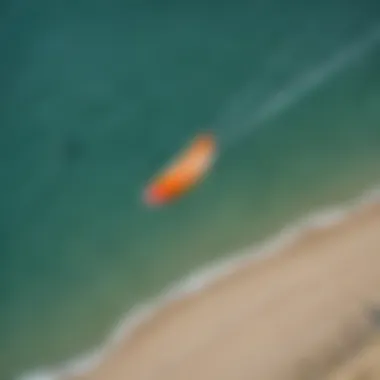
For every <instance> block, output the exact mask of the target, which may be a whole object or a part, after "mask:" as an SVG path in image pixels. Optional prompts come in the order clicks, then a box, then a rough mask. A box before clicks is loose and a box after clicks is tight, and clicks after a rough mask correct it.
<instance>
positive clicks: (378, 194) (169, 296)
mask: <svg viewBox="0 0 380 380" xmlns="http://www.w3.org/2000/svg"><path fill="white" fill-rule="evenodd" d="M377 202H380V185H377V186H375V187H374V188H373V189H372V190H370V191H366V192H365V193H364V194H362V195H361V196H360V197H358V198H356V199H354V200H351V201H349V202H346V203H344V204H343V205H342V206H340V207H333V208H330V209H327V210H324V211H320V212H317V213H313V214H310V215H308V216H307V217H306V218H303V219H301V220H300V221H299V222H298V223H295V224H294V225H292V226H291V227H288V228H285V229H283V230H282V231H281V232H280V233H279V234H278V235H277V237H275V238H274V239H269V240H268V241H267V242H266V243H264V244H262V245H261V246H259V247H247V248H245V249H243V250H241V251H239V252H235V254H234V255H233V258H230V259H225V260H221V261H217V262H214V263H211V264H209V265H207V266H205V267H203V268H201V269H200V270H198V271H197V272H196V273H193V274H190V276H188V277H185V278H184V279H182V280H181V281H179V282H177V283H175V284H173V285H171V286H169V287H168V288H167V289H166V290H165V291H164V292H163V293H162V294H161V296H159V297H157V298H155V299H154V300H152V301H149V302H147V303H145V304H142V305H138V306H136V307H135V308H133V309H132V310H131V311H129V312H128V313H127V315H126V316H125V317H123V318H122V319H121V321H120V322H119V324H117V326H116V328H115V329H114V330H113V332H112V333H111V334H110V335H109V337H108V339H107V340H106V342H105V344H104V345H103V346H102V348H99V349H96V350H93V351H92V352H90V353H89V354H86V355H83V356H82V357H79V358H76V359H74V360H70V361H68V362H66V363H64V364H63V365H59V366H56V367H50V368H45V369H38V370H35V371H32V372H29V373H27V374H24V375H21V376H19V377H18V380H60V379H63V378H66V377H69V376H73V375H80V374H83V373H85V372H87V371H89V370H91V369H93V368H95V367H96V366H97V364H98V363H100V361H101V360H102V358H103V357H104V356H105V355H107V353H108V352H109V351H110V350H112V349H113V348H115V346H116V345H117V344H118V343H119V342H120V341H121V340H125V339H127V338H128V337H130V336H132V334H133V333H134V331H135V330H136V328H137V327H139V326H141V325H142V324H144V323H146V322H148V321H149V320H151V319H152V318H153V317H154V316H155V315H156V314H157V312H159V311H160V310H162V308H164V307H165V306H166V305H168V304H169V303H171V302H173V301H175V300H178V299H180V298H183V297H186V296H187V295H189V294H195V293H197V292H199V291H200V290H202V289H204V288H205V287H207V286H210V285H211V284H212V283H214V282H215V281H216V280H218V279H220V278H222V277H223V276H226V275H228V274H231V273H233V272H235V271H236V270H238V269H239V268H242V267H243V266H244V265H246V264H247V262H253V261H256V260H263V259H265V258H268V257H270V256H272V255H275V254H276V253H278V252H279V251H280V249H283V248H285V247H286V246H288V245H289V244H292V243H293V242H294V241H296V240H297V239H299V238H300V237H301V236H302V235H303V234H304V233H305V232H306V231H310V230H315V229H320V228H327V227H330V226H333V225H336V224H338V223H340V222H341V221H342V220H344V219H345V218H346V217H347V216H349V215H350V214H351V213H352V212H354V211H356V210H358V209H361V208H362V207H365V206H367V205H370V204H372V203H377Z"/></svg>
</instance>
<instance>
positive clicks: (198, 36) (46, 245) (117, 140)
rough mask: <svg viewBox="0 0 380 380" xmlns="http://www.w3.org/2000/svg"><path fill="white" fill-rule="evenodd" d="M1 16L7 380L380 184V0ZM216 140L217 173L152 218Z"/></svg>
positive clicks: (51, 4) (107, 5)
mask: <svg viewBox="0 0 380 380" xmlns="http://www.w3.org/2000/svg"><path fill="white" fill-rule="evenodd" d="M0 21H1V22H0V30H1V33H0V57H1V59H0V84H1V85H0V99H1V103H0V157H1V161H0V181H1V187H0V260H1V261H0V310H1V312H0V378H1V379H4V380H7V379H19V377H20V376H21V375H22V374H25V373H26V374H27V373H31V371H33V370H36V369H39V368H44V367H47V366H54V365H57V364H60V363H62V362H66V361H68V360H72V359H74V358H76V357H78V356H80V355H82V354H83V353H86V352H89V351H91V350H92V349H93V348H94V347H100V346H101V345H102V342H104V340H105V338H106V337H107V336H108V334H109V333H110V332H112V330H113V328H114V327H115V326H116V324H117V323H118V322H119V321H120V318H122V317H123V316H124V315H126V314H127V315H128V312H129V311H131V310H133V308H134V307H135V306H136V305H139V304H142V303H144V302H145V301H146V300H148V299H154V298H155V297H156V296H157V295H158V294H160V293H161V292H162V290H163V289H165V288H166V287H167V286H169V285H170V284H172V283H173V282H175V281H178V280H180V279H181V278H183V277H184V276H186V275H188V274H189V273H192V272H194V271H196V270H197V268H199V267H202V266H204V265H206V264H207V263H210V262H214V261H215V260H222V259H231V258H233V257H234V255H235V252H238V251H239V250H240V249H242V248H244V247H246V246H248V245H251V244H257V243H258V242H260V241H263V240H265V239H266V238H267V237H268V236H271V235H273V234H275V233H276V232H277V231H279V230H281V229H283V228H285V227H286V226H287V225H289V224H291V223H292V222H293V221H294V220H296V219H298V218H300V217H302V216H303V215H306V214H308V213H310V212H312V211H314V210H319V209H321V208H328V207H333V206H334V205H336V204H339V203H341V202H344V201H345V200H349V199H352V198H353V197H356V196H357V195H358V194H360V193H362V192H363V191H364V190H365V189H368V188H371V186H373V185H375V184H378V183H379V179H380V169H379V168H380V165H379V164H380V3H379V2H378V1H377V0H363V1H361V2H355V1H350V0H329V1H327V0H322V1H320V2H311V1H302V0H291V1H290V2H281V1H280V0H267V1H260V0H259V1H256V2H254V3H251V4H250V3H249V2H247V1H236V2H229V3H226V4H218V3H217V2H211V1H209V2H202V3H201V2H199V3H198V2H195V3H194V2H190V1H187V2H185V1H179V0H178V1H174V0H173V1H169V0H167V1H161V2H153V1H148V0H147V1H140V2H135V3H133V2H125V1H121V0H108V1H100V0H92V1H90V0H83V1H65V2H64V1H54V0H49V1H48V0H35V1H33V2H27V1H21V0H19V1H16V0H13V1H11V0H10V1H7V2H2V4H1V5H0ZM203 130H211V131H212V132H214V133H215V135H216V138H217V139H218V142H219V143H220V152H219V153H220V154H219V159H218V161H217V162H216V165H215V168H214V170H213V171H212V172H211V173H210V175H209V176H208V177H207V178H206V180H205V181H204V182H203V183H202V184H201V186H198V187H197V188H196V189H194V191H192V192H191V193H189V194H187V195H186V196H185V197H184V198H182V199H181V200H179V201H178V202H175V203H173V204H172V205H169V206H167V207H164V208H161V209H157V210H156V209H155V210H152V209H149V208H146V207H145V206H144V204H143V203H142V201H141V191H142V189H143V187H144V185H145V184H146V182H147V180H148V179H149V178H150V177H151V176H152V175H153V174H154V173H155V172H156V171H157V170H158V169H159V168H160V167H162V165H164V164H165V163H166V162H167V161H168V160H169V159H170V158H171V157H172V156H173V155H174V154H176V153H177V152H178V150H179V149H181V148H182V147H183V145H184V144H186V143H187V142H188V141H189V140H190V139H191V138H193V137H194V136H195V135H196V134H197V133H199V132H200V131H203Z"/></svg>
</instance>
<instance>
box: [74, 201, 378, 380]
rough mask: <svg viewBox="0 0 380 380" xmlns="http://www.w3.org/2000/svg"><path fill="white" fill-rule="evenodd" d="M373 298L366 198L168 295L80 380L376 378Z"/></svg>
mask: <svg viewBox="0 0 380 380" xmlns="http://www.w3.org/2000/svg"><path fill="white" fill-rule="evenodd" d="M377 307H380V203H372V205H371V206H366V207H363V208H361V209H358V210H356V211H354V212H352V213H351V214H350V216H349V217H347V218H345V219H344V220H343V221H341V222H339V223H337V224H336V225H333V226H330V227H325V228H318V229H313V230H310V231H308V232H307V233H305V234H303V235H302V237H300V238H299V239H298V240H296V241H294V242H293V243H291V244H290V245H288V246H286V247H284V248H283V249H282V250H281V252H278V253H277V254H276V255H274V256H271V257H268V258H266V259H263V260H260V261H252V263H250V264H248V265H246V266H245V267H244V268H242V269H240V270H238V271H236V272H235V273H233V274H231V275H228V276H226V277H224V278H223V279H219V280H218V281H216V282H215V283H214V284H213V285H210V286H209V287H207V288H206V289H205V290H203V291H201V292H199V293H196V294H193V295H190V296H188V297H186V298H183V299H181V300H178V301H175V302H172V303H171V304H169V305H168V306H166V307H164V308H163V309H162V310H161V311H159V312H158V313H157V314H156V315H155V317H153V318H152V319H151V320H150V321H148V322H146V323H144V324H142V325H141V326H140V327H139V328H138V329H136V330H135V332H134V334H133V335H132V336H130V337H128V338H125V339H124V340H122V341H121V342H120V344H119V345H118V346H117V347H116V348H115V349H114V350H113V351H112V352H110V354H109V355H108V356H107V357H106V358H105V359H104V360H103V361H102V362H101V363H100V364H99V365H98V366H97V367H96V368H95V369H94V370H93V371H91V372H89V373H87V374H86V375H85V376H81V380H82V379H83V380H84V379H85V380H122V379H123V380H125V379H130V380H132V379H133V380H153V379H154V380H164V379H165V380H213V379H215V380H232V379H233V380H252V379H260V380H280V379H281V380H287V379H289V380H290V379H292V380H295V379H328V380H353V379H359V378H360V377H359V375H360V374H362V373H363V371H368V370H369V369H371V370H373V371H377V374H378V376H377V377H376V376H375V377H376V378H380V377H379V376H380V368H379V363H380V348H379V347H380V343H379V342H380V339H378V338H376V336H377V335H376V334H377V333H378V331H379V329H380V326H377V324H379V325H380V321H379V318H378V315H377V314H376V313H375V312H374V311H375V310H376V308H377ZM374 373H375V372H374ZM357 374H359V375H358V376H357V377H356V375H357ZM369 375H370V373H367V376H369ZM360 376H361V375H360ZM375 377H366V379H371V378H375Z"/></svg>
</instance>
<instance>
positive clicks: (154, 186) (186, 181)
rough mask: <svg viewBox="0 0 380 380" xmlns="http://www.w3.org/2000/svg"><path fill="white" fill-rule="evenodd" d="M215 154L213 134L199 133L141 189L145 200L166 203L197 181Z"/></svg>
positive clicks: (207, 168)
mask: <svg viewBox="0 0 380 380" xmlns="http://www.w3.org/2000/svg"><path fill="white" fill-rule="evenodd" d="M215 158H216V141H215V138H214V136H213V135H212V134H210V133H207V134H201V135H199V136H197V137H196V138H195V139H194V141H192V143H191V144H190V146H188V147H187V148H186V149H185V150H184V151H183V152H182V153H181V154H180V155H179V156H178V157H176V158H175V159H174V160H173V161H172V162H171V163H170V165H169V166H168V167H167V168H166V169H164V170H163V171H162V172H161V173H160V174H158V175H157V176H156V177H155V178H153V180H152V181H151V183H150V184H149V185H148V186H147V187H146V188H145V189H144V196H143V198H144V202H145V203H146V204H147V205H150V206H158V205H163V204H165V203H169V202H171V201H173V200H175V199H177V198H179V197H180V196H182V195H183V194H185V193H186V192H187V191H188V190H190V189H191V188H192V187H194V186H195V185H196V184H197V183H199V182H200V181H201V180H202V179H203V178H204V176H205V175H206V174H207V172H208V171H209V170H210V168H211V166H212V164H213V163H214V161H215Z"/></svg>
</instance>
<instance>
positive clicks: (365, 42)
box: [215, 25, 380, 148]
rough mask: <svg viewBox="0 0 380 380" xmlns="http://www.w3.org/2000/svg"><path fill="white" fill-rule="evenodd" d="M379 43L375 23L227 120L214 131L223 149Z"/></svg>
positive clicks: (310, 91)
mask: <svg viewBox="0 0 380 380" xmlns="http://www.w3.org/2000/svg"><path fill="white" fill-rule="evenodd" d="M379 43H380V25H376V27H374V28H373V29H372V30H371V31H370V32H369V33H368V34H366V35H365V37H363V38H361V39H360V40H358V41H356V42H354V43H352V44H350V45H349V46H348V47H346V48H344V49H342V50H340V51H339V52H338V53H337V54H335V55H334V56H333V57H332V58H330V59H329V60H328V61H327V62H325V63H323V64H322V65H320V66H318V67H316V68H312V69H310V70H308V71H307V72H306V73H303V74H301V75H300V76H298V78H296V80H295V81H293V82H292V84H290V85H289V86H287V87H285V88H284V89H282V90H280V91H278V92H277V93H275V94H274V95H273V96H272V97H271V98H270V99H269V100H268V101H266V102H264V103H263V104H262V105H261V106H259V107H258V108H257V111H256V112H254V115H252V116H251V117H249V118H247V119H246V120H244V121H243V122H240V123H239V121H238V120H237V124H233V123H232V122H229V123H228V125H226V126H225V127H224V128H222V129H220V128H219V130H218V126H216V128H215V132H216V133H217V134H218V135H219V139H220V140H221V143H222V145H223V146H224V148H226V147H229V146H231V145H233V144H235V143H237V142H238V141H240V140H241V139H243V138H245V137H247V136H248V135H249V134H250V133H252V132H253V131H255V130H257V129H258V128H259V127H261V126H263V124H264V122H266V121H268V120H270V119H271V118H273V117H275V116H277V115H278V114H279V113H280V112H282V111H284V110H286V109H288V108H290V107H292V106H293V105H295V104H296V103H298V102H299V101H300V100H301V99H302V98H304V97H305V96H307V95H308V94H310V93H312V92H313V91H314V90H316V89H317V88H318V87H319V86H321V85H322V84H323V83H325V82H326V81H327V80H328V79H330V78H331V77H333V76H334V75H336V74H338V73H339V72H341V71H343V70H344V69H347V68H348V67H350V66H351V65H353V64H354V63H355V62H357V61H358V60H359V59H360V58H362V57H363V56H364V55H365V54H367V53H369V52H370V51H372V50H373V49H374V48H375V47H376V46H378V45H379Z"/></svg>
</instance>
